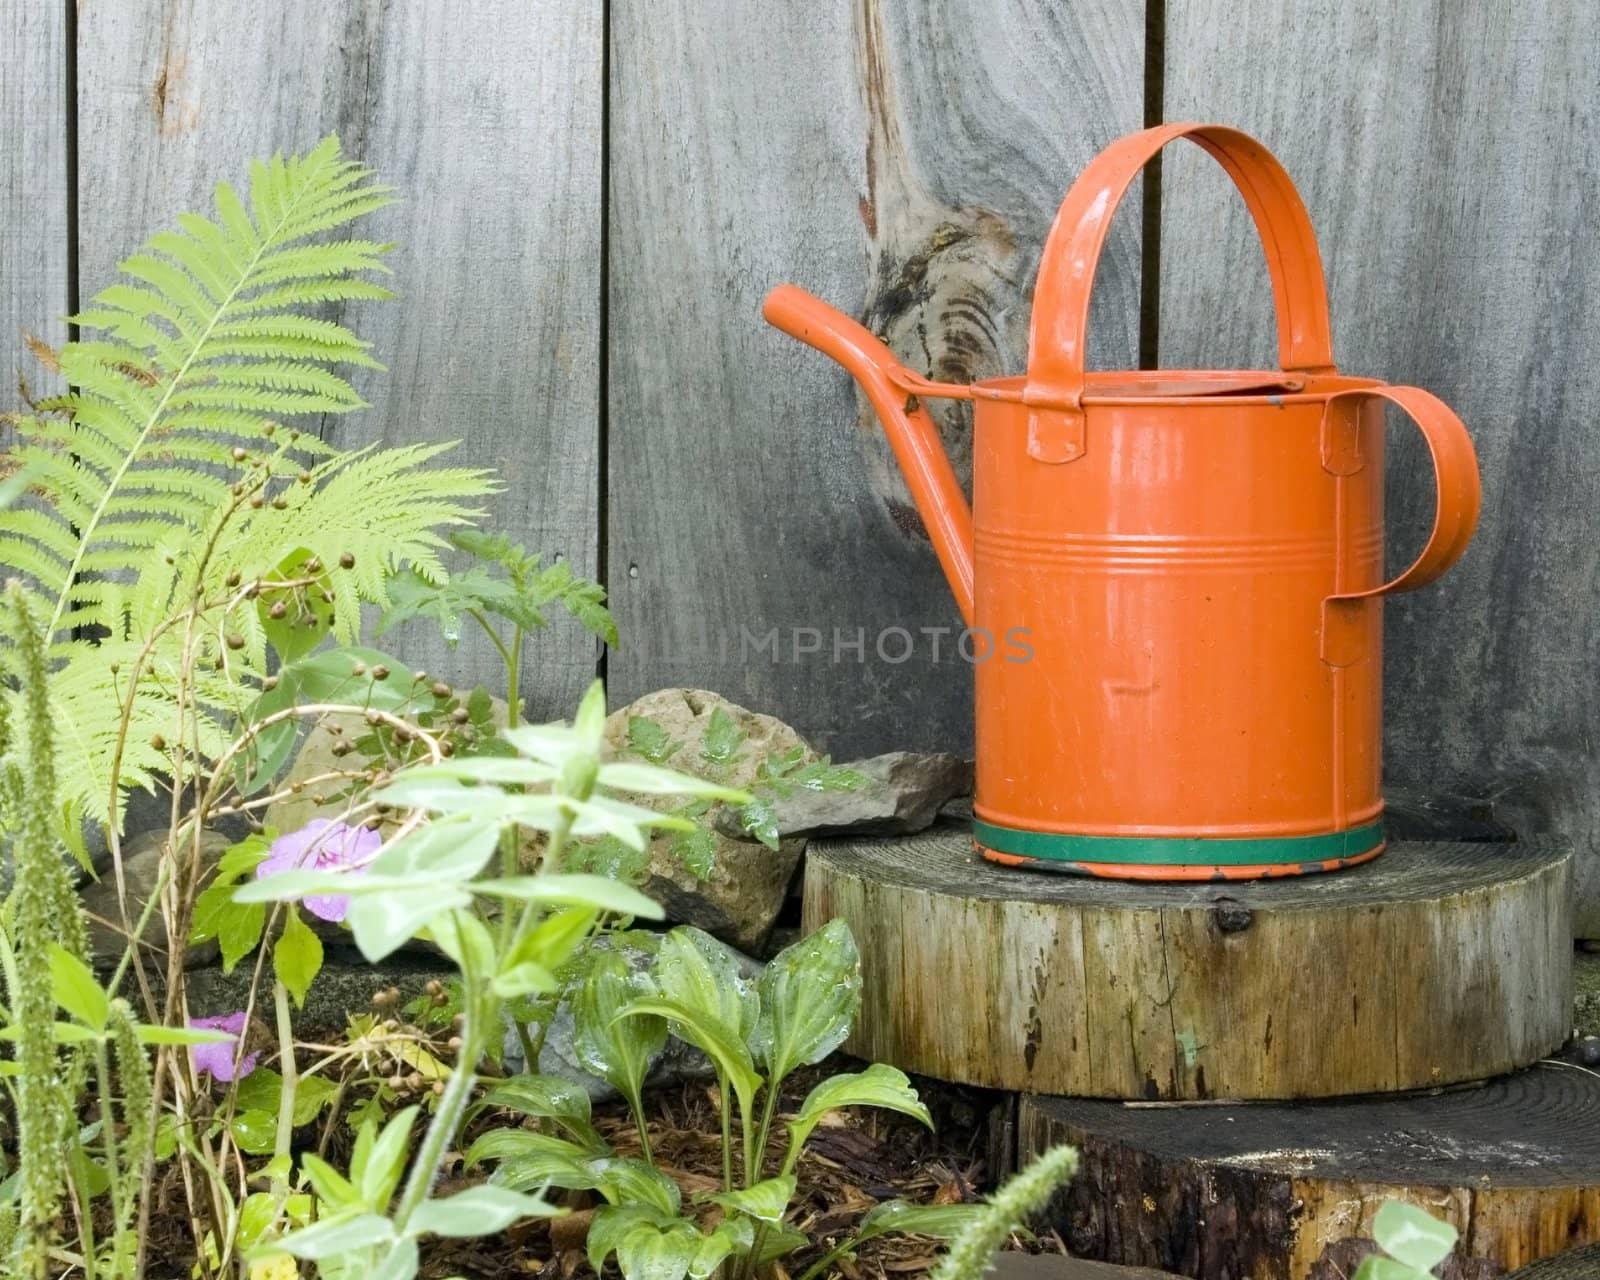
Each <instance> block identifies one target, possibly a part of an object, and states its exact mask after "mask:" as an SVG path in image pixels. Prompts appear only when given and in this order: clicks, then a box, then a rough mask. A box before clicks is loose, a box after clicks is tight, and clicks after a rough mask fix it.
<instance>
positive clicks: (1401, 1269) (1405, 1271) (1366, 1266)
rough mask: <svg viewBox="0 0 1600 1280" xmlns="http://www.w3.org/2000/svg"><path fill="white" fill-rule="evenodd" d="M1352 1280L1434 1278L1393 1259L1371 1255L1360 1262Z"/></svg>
mask: <svg viewBox="0 0 1600 1280" xmlns="http://www.w3.org/2000/svg"><path fill="white" fill-rule="evenodd" d="M1354 1280H1434V1276H1433V1272H1431V1271H1418V1270H1417V1269H1416V1268H1415V1267H1409V1266H1407V1265H1406V1264H1405V1263H1403V1262H1396V1261H1395V1260H1394V1259H1393V1258H1385V1257H1381V1256H1380V1255H1378V1254H1376V1253H1372V1254H1368V1255H1367V1256H1366V1257H1365V1258H1363V1259H1362V1260H1361V1265H1360V1266H1359V1267H1357V1268H1356V1273H1355V1277H1354Z"/></svg>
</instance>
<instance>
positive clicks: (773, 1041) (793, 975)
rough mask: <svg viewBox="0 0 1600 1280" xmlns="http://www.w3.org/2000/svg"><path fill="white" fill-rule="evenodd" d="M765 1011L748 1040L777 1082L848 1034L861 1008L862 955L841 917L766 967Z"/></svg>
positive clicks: (763, 980)
mask: <svg viewBox="0 0 1600 1280" xmlns="http://www.w3.org/2000/svg"><path fill="white" fill-rule="evenodd" d="M758 991H759V993H760V998H761V999H760V1003H761V1016H760V1018H759V1019H758V1020H757V1021H756V1025H755V1030H754V1032H753V1033H752V1034H751V1037H750V1045H751V1048H752V1050H753V1051H754V1053H755V1057H756V1060H757V1061H759V1062H760V1063H761V1064H762V1065H763V1066H764V1067H765V1068H766V1071H767V1077H768V1079H769V1080H770V1081H771V1082H772V1085H773V1087H774V1088H776V1087H777V1085H778V1084H779V1083H780V1082H781V1081H783V1080H784V1079H785V1078H787V1076H788V1075H789V1073H790V1072H792V1071H794V1070H795V1068H796V1067H800V1066H806V1065H809V1064H811V1063H816V1062H821V1061H822V1059H824V1058H825V1057H827V1056H828V1055H829V1054H830V1053H832V1052H833V1051H834V1050H835V1049H837V1048H838V1047H839V1046H840V1045H841V1044H843V1043H844V1041H845V1037H846V1036H848V1035H849V1034H850V1027H851V1025H852V1024H853V1023H854V1022H855V1019H856V1014H857V1012H858V1011H859V1010H860V1008H861V957H860V954H859V953H858V952H857V951H856V942H855V938H854V937H852V936H851V934H850V928H849V926H848V925H846V924H845V922H844V921H843V920H831V921H829V922H828V923H827V924H826V925H824V926H823V927H822V928H821V929H819V930H817V932H815V933H813V934H811V935H809V936H808V937H805V938H802V939H800V941H799V942H796V943H794V944H793V945H792V946H789V947H785V948H784V949H783V950H782V951H780V952H779V953H778V955H777V956H776V957H775V958H774V959H773V960H772V962H771V963H770V964H768V965H767V967H766V968H765V969H764V970H763V971H762V974H761V980H760V983H759V985H758Z"/></svg>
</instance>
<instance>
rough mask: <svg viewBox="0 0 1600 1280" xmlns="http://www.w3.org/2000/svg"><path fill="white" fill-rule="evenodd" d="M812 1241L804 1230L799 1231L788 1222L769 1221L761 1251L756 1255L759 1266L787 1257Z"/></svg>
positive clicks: (763, 1235)
mask: <svg viewBox="0 0 1600 1280" xmlns="http://www.w3.org/2000/svg"><path fill="white" fill-rule="evenodd" d="M810 1243H811V1241H810V1240H809V1239H808V1238H807V1236H806V1233H805V1232H804V1231H798V1230H796V1229H795V1228H794V1227H791V1226H790V1225H789V1224H788V1223H787V1222H769V1223H768V1224H767V1229H766V1231H765V1232H763V1233H762V1236H761V1252H760V1254H759V1255H758V1256H757V1257H756V1265H757V1266H763V1267H764V1266H766V1265H767V1263H769V1262H772V1261H775V1260H776V1259H778V1258H786V1257H788V1256H789V1255H790V1254H791V1253H793V1252H794V1251H795V1250H796V1249H803V1248H805V1246H806V1245H808V1244H810Z"/></svg>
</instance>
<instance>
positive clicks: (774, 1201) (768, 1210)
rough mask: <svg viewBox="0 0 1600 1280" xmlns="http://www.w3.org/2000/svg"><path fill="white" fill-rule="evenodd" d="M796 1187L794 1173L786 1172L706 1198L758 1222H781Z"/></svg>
mask: <svg viewBox="0 0 1600 1280" xmlns="http://www.w3.org/2000/svg"><path fill="white" fill-rule="evenodd" d="M794 1188H795V1176H794V1174H792V1173H786V1174H784V1175H783V1176H782V1177H778V1178H765V1179H763V1180H762V1181H760V1182H758V1183H756V1184H755V1185H754V1186H749V1187H745V1188H743V1189H742V1190H739V1191H724V1192H722V1193H720V1194H718V1195H712V1196H707V1197H706V1199H707V1200H709V1201H710V1202H711V1203H712V1204H720V1205H721V1206H722V1207H723V1208H724V1209H728V1210H731V1211H732V1212H734V1213H743V1214H747V1215H748V1216H749V1217H752V1218H754V1219H756V1221H758V1222H781V1221H783V1215H784V1214H786V1213H787V1212H788V1211H789V1201H791V1200H793V1199H794Z"/></svg>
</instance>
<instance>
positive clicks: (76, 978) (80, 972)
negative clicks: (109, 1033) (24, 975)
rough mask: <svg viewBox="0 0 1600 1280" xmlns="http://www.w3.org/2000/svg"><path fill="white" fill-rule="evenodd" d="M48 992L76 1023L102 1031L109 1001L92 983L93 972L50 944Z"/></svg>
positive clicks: (58, 947) (61, 948)
mask: <svg viewBox="0 0 1600 1280" xmlns="http://www.w3.org/2000/svg"><path fill="white" fill-rule="evenodd" d="M50 989H51V992H52V994H53V995H54V996H55V1001H56V1003H57V1004H58V1005H60V1006H61V1007H62V1008H63V1009H65V1010H66V1011H67V1012H68V1013H70V1014H71V1015H72V1016H73V1017H74V1018H76V1019H77V1020H78V1021H79V1022H82V1023H84V1024H85V1025H86V1026H88V1027H90V1028H91V1029H92V1030H95V1031H104V1030H105V1027H106V1019H107V1018H108V1017H109V1016H110V1015H111V998H110V997H109V996H108V995H106V993H105V990H104V989H103V988H102V987H101V986H100V984H99V983H98V982H96V981H95V979H94V971H93V970H92V969H90V968H89V966H88V965H86V964H84V962H83V961H82V960H80V959H78V957H77V956H75V955H73V954H72V953H71V952H70V951H68V950H66V949H65V948H64V947H61V946H58V945H57V944H56V943H54V942H52V943H51V944H50Z"/></svg>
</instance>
